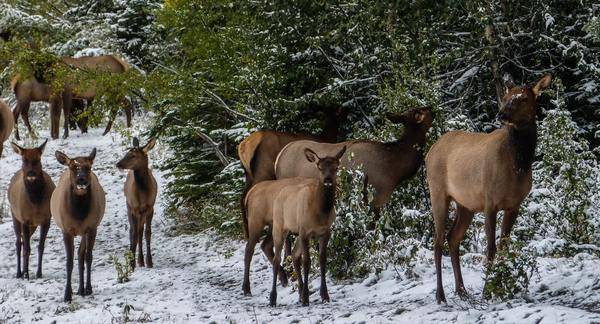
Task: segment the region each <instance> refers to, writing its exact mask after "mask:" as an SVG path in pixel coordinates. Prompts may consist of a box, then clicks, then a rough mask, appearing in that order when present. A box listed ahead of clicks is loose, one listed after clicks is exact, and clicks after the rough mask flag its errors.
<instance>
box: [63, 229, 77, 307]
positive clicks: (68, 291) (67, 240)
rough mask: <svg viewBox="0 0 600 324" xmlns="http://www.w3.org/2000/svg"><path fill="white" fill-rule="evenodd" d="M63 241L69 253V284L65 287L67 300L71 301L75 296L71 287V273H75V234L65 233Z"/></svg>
mask: <svg viewBox="0 0 600 324" xmlns="http://www.w3.org/2000/svg"><path fill="white" fill-rule="evenodd" d="M63 241H64V243H65V252H66V253H67V285H66V287H65V302H70V301H71V300H72V299H73V297H72V295H73V291H72V289H71V275H72V274H73V254H74V252H75V251H74V244H73V235H71V234H68V233H63Z"/></svg>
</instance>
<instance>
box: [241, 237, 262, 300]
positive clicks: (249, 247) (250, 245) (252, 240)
mask: <svg viewBox="0 0 600 324" xmlns="http://www.w3.org/2000/svg"><path fill="white" fill-rule="evenodd" d="M257 233H260V231H252V232H250V233H249V234H250V235H249V237H248V242H247V243H246V250H245V251H244V283H243V284H242V290H243V291H244V296H252V293H251V292H250V262H251V261H252V256H253V255H254V247H255V246H256V243H258V239H259V235H258V234H257Z"/></svg>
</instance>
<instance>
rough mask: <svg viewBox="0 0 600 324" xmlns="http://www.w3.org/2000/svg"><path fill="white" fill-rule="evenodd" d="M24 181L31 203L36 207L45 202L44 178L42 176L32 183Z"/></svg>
mask: <svg viewBox="0 0 600 324" xmlns="http://www.w3.org/2000/svg"><path fill="white" fill-rule="evenodd" d="M23 181H24V182H25V192H26V193H27V197H28V198H29V201H31V202H32V203H33V204H34V205H39V204H40V203H41V202H42V201H43V200H44V191H45V190H44V189H45V188H46V181H45V180H44V177H43V176H42V177H41V178H38V179H36V180H35V181H31V182H30V181H27V180H23Z"/></svg>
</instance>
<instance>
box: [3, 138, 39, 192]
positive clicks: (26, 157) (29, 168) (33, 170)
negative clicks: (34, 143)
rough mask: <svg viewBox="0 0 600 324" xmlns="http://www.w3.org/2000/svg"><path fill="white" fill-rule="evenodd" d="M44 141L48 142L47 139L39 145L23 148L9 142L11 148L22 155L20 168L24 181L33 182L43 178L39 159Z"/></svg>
mask: <svg viewBox="0 0 600 324" xmlns="http://www.w3.org/2000/svg"><path fill="white" fill-rule="evenodd" d="M46 143H48V139H46V141H44V143H42V145H40V146H39V147H37V148H31V149H26V148H23V147H21V146H19V145H17V144H16V143H14V142H11V143H10V144H11V146H12V148H13V150H14V151H15V152H16V153H17V154H19V155H20V156H21V157H22V161H23V164H22V165H21V170H22V171H23V177H24V179H23V180H25V183H34V182H37V181H40V180H43V179H44V174H43V172H42V162H41V160H42V153H44V148H45V147H46Z"/></svg>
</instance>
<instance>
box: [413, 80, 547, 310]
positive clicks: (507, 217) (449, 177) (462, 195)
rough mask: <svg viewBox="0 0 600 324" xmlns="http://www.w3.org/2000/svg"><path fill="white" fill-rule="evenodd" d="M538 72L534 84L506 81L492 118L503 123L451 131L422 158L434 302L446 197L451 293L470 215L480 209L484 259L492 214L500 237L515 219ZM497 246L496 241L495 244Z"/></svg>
mask: <svg viewBox="0 0 600 324" xmlns="http://www.w3.org/2000/svg"><path fill="white" fill-rule="evenodd" d="M551 79H552V77H551V76H550V75H545V76H543V77H542V78H541V79H540V80H539V81H538V82H537V83H536V84H535V85H534V86H532V87H529V86H518V87H515V86H514V85H512V84H508V85H507V91H506V94H505V95H504V98H503V99H502V106H501V108H500V112H499V113H498V119H499V120H500V122H502V124H503V127H502V128H501V129H497V130H495V131H493V132H492V133H490V134H482V133H468V132H464V131H454V132H449V133H447V134H445V135H444V136H442V137H440V139H439V140H438V141H437V142H436V143H435V144H434V145H433V147H432V148H431V150H430V151H429V153H428V154H427V157H426V162H425V163H426V166H427V182H428V184H429V191H430V194H431V205H432V209H433V210H432V211H433V218H434V224H435V248H434V250H435V268H436V273H437V293H436V299H437V302H438V303H441V302H442V301H444V302H445V301H446V297H445V295H444V288H443V285H442V246H443V245H444V224H445V222H446V218H447V217H448V206H449V204H450V201H454V202H455V203H456V218H455V220H454V224H453V225H452V229H451V230H450V233H449V234H448V243H449V247H450V258H451V260H452V268H453V269H454V282H455V285H456V292H457V293H458V294H459V295H461V296H463V295H465V294H466V291H465V287H464V284H463V279H462V274H461V271H460V260H459V254H458V252H459V246H460V241H462V239H463V237H464V235H465V232H466V231H467V228H468V227H469V224H470V223H471V220H472V219H473V213H476V212H484V213H485V232H486V236H487V259H488V262H491V261H492V260H493V259H494V256H495V253H496V214H497V213H498V212H499V211H500V210H504V218H503V220H502V232H501V234H500V238H501V239H503V238H506V237H508V235H509V234H510V230H511V228H512V226H513V224H514V223H515V220H516V218H517V214H518V212H519V206H520V205H521V202H522V201H523V199H525V197H526V196H527V194H528V193H529V190H530V189H531V164H532V163H533V159H534V157H535V146H536V138H537V137H536V136H537V135H536V134H537V131H536V119H535V113H536V106H537V104H536V98H537V96H538V95H539V94H540V92H542V90H544V89H545V88H547V87H548V86H549V85H550V81H551ZM500 246H501V247H502V241H501V245H500Z"/></svg>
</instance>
